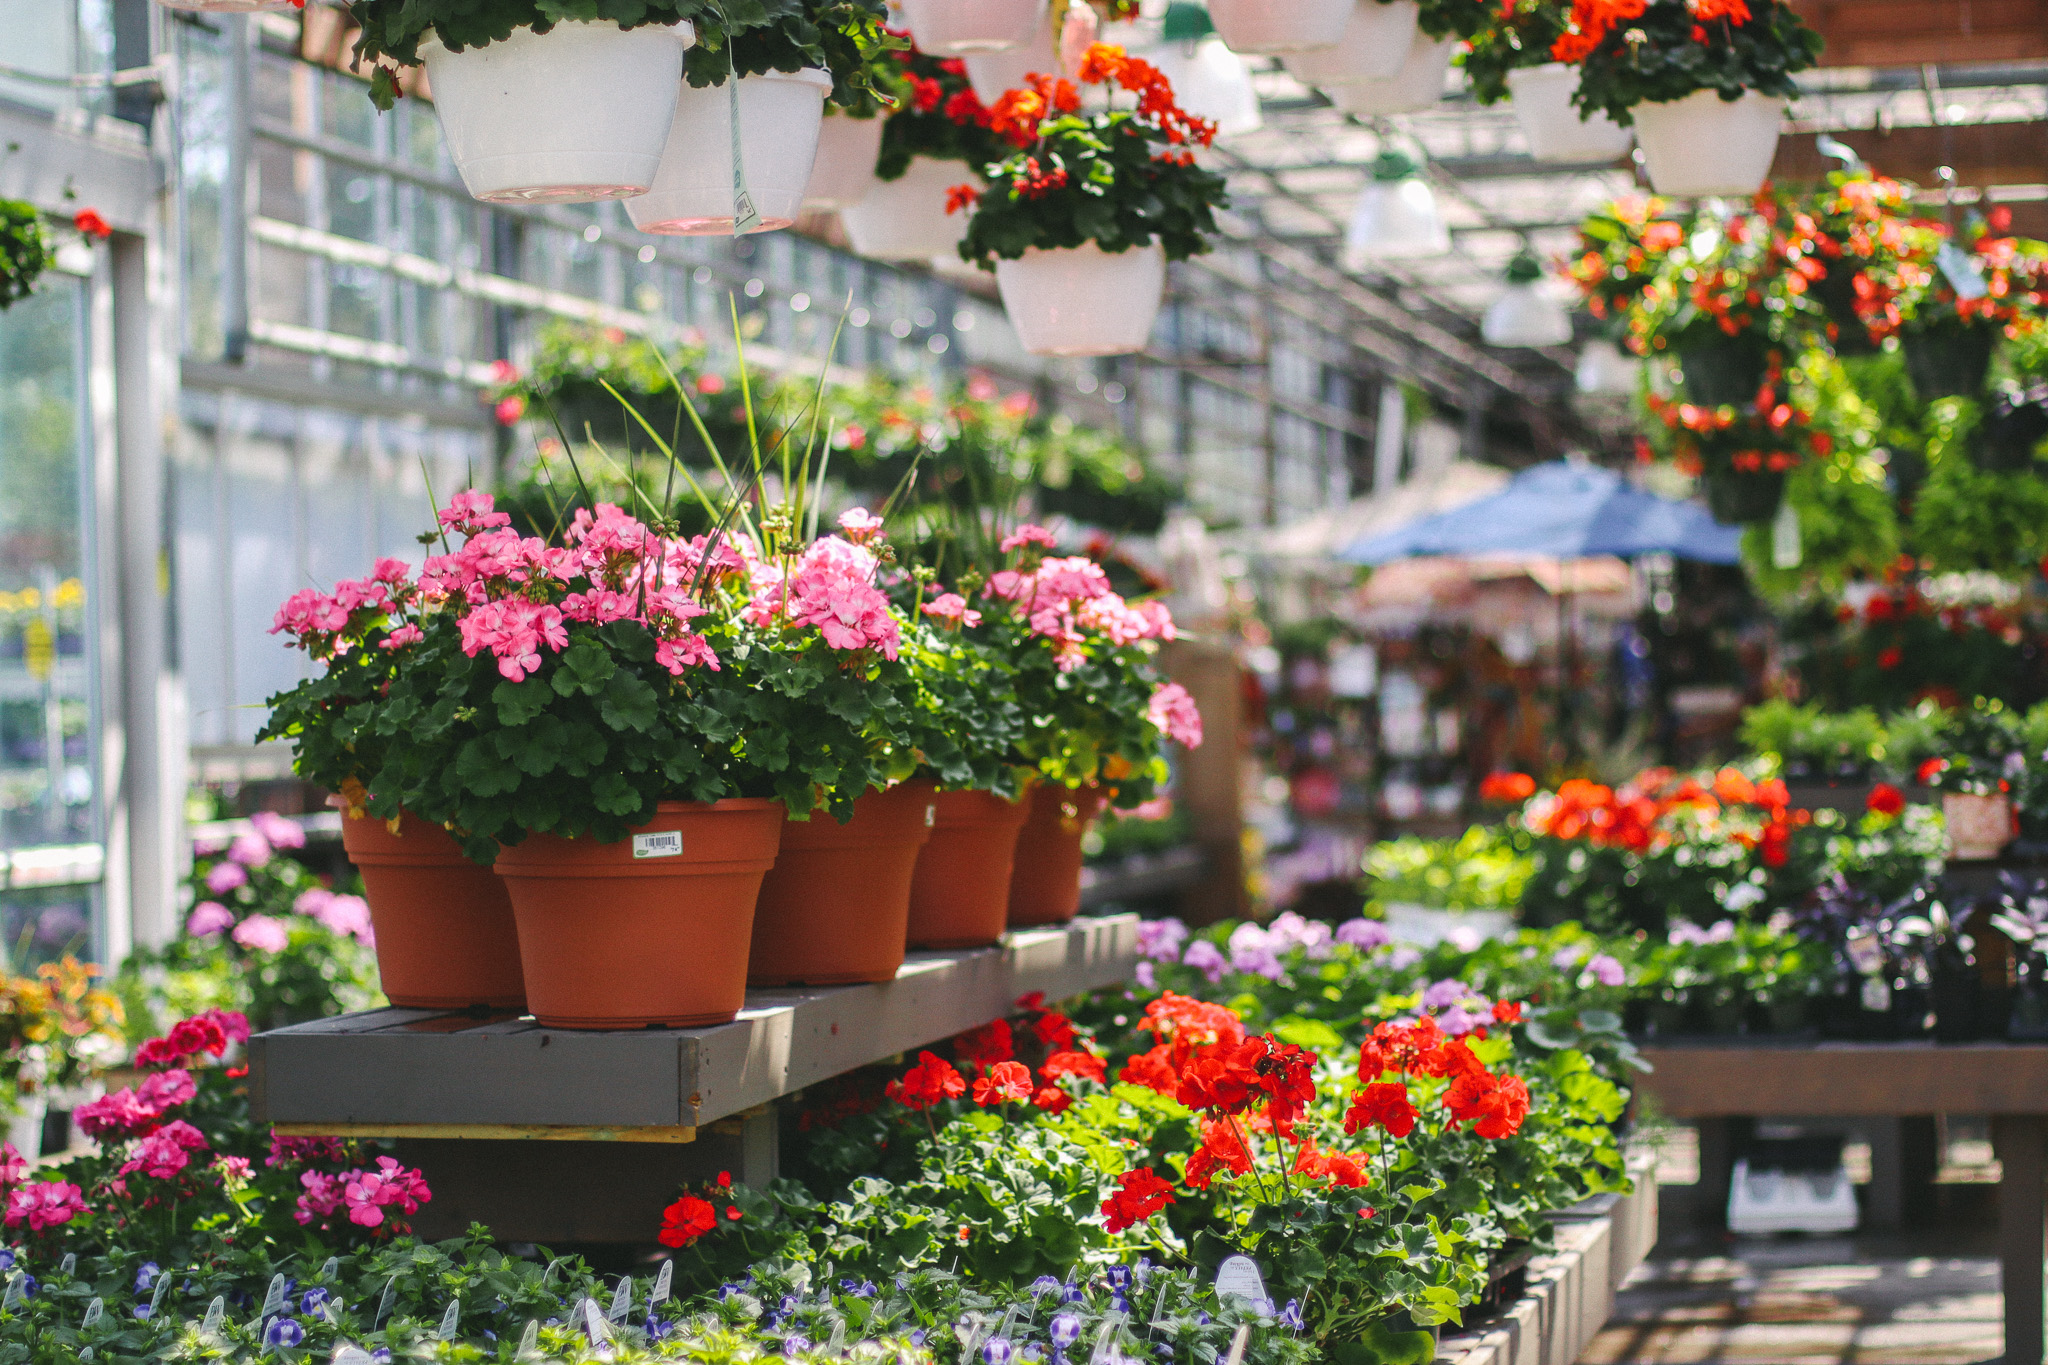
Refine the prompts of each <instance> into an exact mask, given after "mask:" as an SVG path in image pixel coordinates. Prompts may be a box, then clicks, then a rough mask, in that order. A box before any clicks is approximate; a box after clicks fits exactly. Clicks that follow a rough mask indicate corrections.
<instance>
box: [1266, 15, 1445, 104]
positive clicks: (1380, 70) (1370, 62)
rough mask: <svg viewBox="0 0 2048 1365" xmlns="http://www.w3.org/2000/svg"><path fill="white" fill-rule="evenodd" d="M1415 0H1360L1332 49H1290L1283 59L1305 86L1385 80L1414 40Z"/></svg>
mask: <svg viewBox="0 0 2048 1365" xmlns="http://www.w3.org/2000/svg"><path fill="white" fill-rule="evenodd" d="M1420 9H1421V7H1420V6H1419V5H1417V4H1416V3H1415V0H1388V3H1386V4H1382V3H1380V0H1358V3H1357V4H1355V5H1353V6H1352V8H1351V19H1350V22H1348V23H1346V24H1345V25H1344V34H1343V36H1342V37H1340V38H1339V39H1338V40H1337V43H1336V45H1335V46H1334V47H1325V48H1318V49H1316V50H1315V51H1312V52H1290V53H1288V54H1287V56H1286V57H1284V58H1283V59H1282V60H1283V61H1284V62H1285V64H1286V66H1287V69H1288V70H1289V71H1290V72H1292V73H1293V74H1294V78H1295V79H1296V80H1298V81H1300V82H1302V83H1303V84H1304V85H1321V86H1341V85H1350V84H1351V83H1352V82H1354V81H1372V80H1384V79H1386V78H1387V77H1389V76H1392V75H1394V74H1396V73H1397V72H1399V71H1400V70H1401V67H1402V65H1403V64H1404V63H1405V62H1406V61H1407V58H1408V49H1409V45H1410V44H1411V43H1413V42H1414V40H1415V19H1416V15H1417V14H1418V13H1419V12H1420Z"/></svg>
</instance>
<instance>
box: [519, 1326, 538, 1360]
mask: <svg viewBox="0 0 2048 1365" xmlns="http://www.w3.org/2000/svg"><path fill="white" fill-rule="evenodd" d="M539 1349H540V1321H539V1319H537V1318H528V1319H527V1320H526V1330H525V1331H523V1332H521V1333H520V1334H519V1351H518V1354H520V1355H522V1356H530V1355H532V1354H534V1352H536V1351H538V1350H539Z"/></svg>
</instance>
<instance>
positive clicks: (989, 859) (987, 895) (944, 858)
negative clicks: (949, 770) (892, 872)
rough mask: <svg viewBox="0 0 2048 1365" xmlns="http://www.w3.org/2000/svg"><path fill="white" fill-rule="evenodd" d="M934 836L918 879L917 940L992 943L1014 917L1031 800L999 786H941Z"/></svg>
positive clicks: (939, 944)
mask: <svg viewBox="0 0 2048 1365" xmlns="http://www.w3.org/2000/svg"><path fill="white" fill-rule="evenodd" d="M933 804H934V806H935V808H936V810H937V823H936V824H934V825H933V827H932V838H931V842H930V843H928V844H926V845H925V846H924V851H923V852H922V853H920V854H918V855H917V875H916V876H915V877H914V878H913V879H912V880H911V883H910V933H909V939H910V946H911V947H913V948H986V947H988V946H989V945H990V944H992V943H995V942H997V941H998V940H1000V939H1001V938H1002V936H1003V930H1004V928H1005V927H1006V926H1007V925H1008V923H1009V916H1010V874H1011V872H1012V871H1013V870H1014V869H1015V867H1016V862H1017V836H1018V835H1019V834H1020V833H1022V832H1023V829H1024V821H1025V820H1026V819H1027V818H1029V817H1030V814H1031V805H1030V802H1029V801H1028V800H1017V801H1006V800H1004V799H1003V798H1002V797H1000V796H998V795H996V794H995V793H994V792H940V793H939V794H938V796H937V797H936V798H934V802H933Z"/></svg>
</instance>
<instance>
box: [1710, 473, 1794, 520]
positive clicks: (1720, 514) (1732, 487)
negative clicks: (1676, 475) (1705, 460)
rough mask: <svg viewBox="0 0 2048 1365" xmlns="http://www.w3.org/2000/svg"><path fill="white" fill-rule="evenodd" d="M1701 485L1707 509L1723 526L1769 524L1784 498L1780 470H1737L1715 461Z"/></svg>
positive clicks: (1782, 479) (1783, 486)
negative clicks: (1763, 522) (1754, 523)
mask: <svg viewBox="0 0 2048 1365" xmlns="http://www.w3.org/2000/svg"><path fill="white" fill-rule="evenodd" d="M1700 482H1701V484H1702V485H1703V486H1704V487H1705V489H1706V494H1707V510H1708V511H1710V512H1712V513H1713V514H1714V520H1715V521H1718V522H1720V523H1721V524H1722V525H1723V526H1744V525H1747V524H1749V523H1750V522H1760V521H1769V520H1770V519H1771V518H1772V517H1775V516H1776V515H1778V504H1779V503H1780V502H1782V501H1784V498H1785V475H1784V473H1783V471H1780V470H1773V469H1758V470H1739V469H1732V468H1730V467H1728V466H1727V465H1726V464H1724V463H1718V462H1717V463H1714V464H1710V465H1709V466H1708V467H1707V470H1706V472H1705V473H1704V474H1703V475H1702V476H1701V478H1700Z"/></svg>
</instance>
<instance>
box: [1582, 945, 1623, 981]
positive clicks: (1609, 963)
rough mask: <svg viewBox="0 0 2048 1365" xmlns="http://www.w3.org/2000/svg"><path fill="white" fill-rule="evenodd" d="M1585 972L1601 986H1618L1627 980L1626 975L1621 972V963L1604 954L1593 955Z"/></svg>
mask: <svg viewBox="0 0 2048 1365" xmlns="http://www.w3.org/2000/svg"><path fill="white" fill-rule="evenodd" d="M1586 970H1587V971H1588V972H1590V973H1591V974H1592V976H1593V979H1594V980H1595V981H1598V982H1599V983H1600V984H1601V985H1603V986H1619V985H1620V984H1621V983H1622V982H1623V981H1626V980H1627V979H1628V973H1627V972H1626V971H1624V970H1622V966H1621V963H1619V962H1617V961H1616V960H1615V959H1613V958H1611V957H1609V956H1608V955H1607V954H1605V953H1596V954H1594V956H1593V959H1592V960H1591V961H1590V962H1588V963H1587V964H1586Z"/></svg>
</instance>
